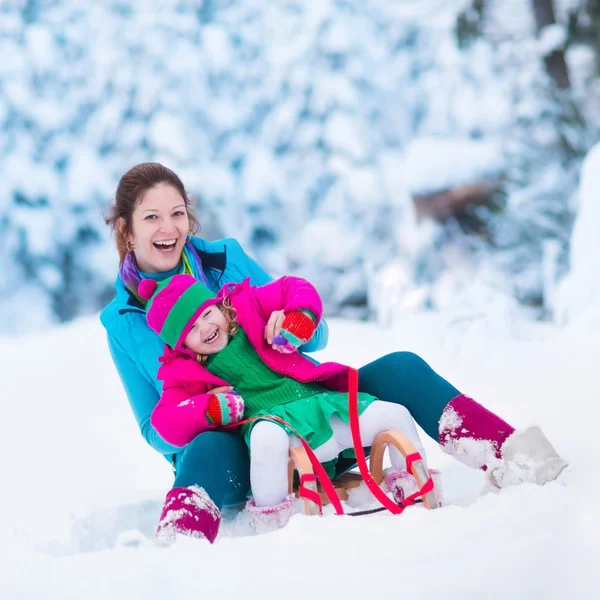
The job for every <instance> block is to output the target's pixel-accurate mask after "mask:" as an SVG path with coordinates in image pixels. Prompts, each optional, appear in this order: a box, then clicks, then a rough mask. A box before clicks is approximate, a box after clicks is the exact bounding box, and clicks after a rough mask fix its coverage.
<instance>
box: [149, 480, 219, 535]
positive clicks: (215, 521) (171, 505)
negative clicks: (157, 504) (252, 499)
mask: <svg viewBox="0 0 600 600" xmlns="http://www.w3.org/2000/svg"><path fill="white" fill-rule="evenodd" d="M220 523H221V512H220V511H219V509H218V508H217V507H216V505H215V503H214V502H213V501H212V500H211V499H210V496H209V495H208V494H207V493H206V492H205V491H204V488H201V487H199V486H197V485H191V486H189V487H175V488H173V489H171V490H170V491H169V493H168V494H167V497H166V500H165V504H164V506H163V509H162V513H161V515H160V521H159V523H158V529H157V530H156V540H157V542H158V543H159V544H164V545H168V544H171V543H173V542H174V541H175V539H176V537H177V534H180V535H187V536H189V537H195V538H206V539H207V540H208V541H209V542H210V543H211V544H212V543H213V542H214V541H215V538H216V537H217V533H218V531H219V525H220Z"/></svg>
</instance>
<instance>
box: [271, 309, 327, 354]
mask: <svg viewBox="0 0 600 600" xmlns="http://www.w3.org/2000/svg"><path fill="white" fill-rule="evenodd" d="M316 328H317V325H316V322H315V318H314V315H313V314H312V313H311V312H310V311H307V310H294V311H291V312H289V313H288V314H287V315H286V316H285V318H284V319H283V323H282V324H281V329H280V331H279V334H278V335H276V336H275V337H274V338H273V348H275V350H278V351H279V352H282V353H284V354H289V353H290V352H295V351H296V350H297V349H298V347H299V346H302V344H306V342H308V340H310V338H311V337H312V336H313V334H314V332H315V329H316Z"/></svg>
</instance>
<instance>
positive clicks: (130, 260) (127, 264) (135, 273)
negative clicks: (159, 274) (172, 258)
mask: <svg viewBox="0 0 600 600" xmlns="http://www.w3.org/2000/svg"><path fill="white" fill-rule="evenodd" d="M177 273H178V274H183V273H185V274H187V275H191V276H192V277H194V279H197V280H198V281H201V282H202V283H203V284H204V285H205V286H206V287H208V288H209V289H210V287H211V286H210V285H209V283H208V278H207V277H206V274H205V273H204V269H203V268H202V259H201V258H200V255H199V254H198V251H197V250H196V248H194V246H193V244H192V242H191V240H190V238H188V240H187V242H186V243H185V246H184V247H183V252H182V253H181V264H180V266H179V269H178V270H177ZM119 277H120V278H121V281H122V282H123V283H124V284H125V287H126V288H127V289H128V290H129V291H130V292H131V293H132V294H133V295H134V296H135V297H136V299H137V300H138V302H139V303H140V304H141V305H142V306H146V302H147V300H144V298H142V297H141V296H140V295H139V294H138V291H137V290H138V286H139V285H140V281H142V279H143V278H144V277H143V275H142V273H141V272H140V270H139V269H138V266H137V262H136V260H135V254H134V253H133V252H132V251H131V250H130V251H129V252H128V253H127V254H126V255H125V258H124V259H123V262H122V263H121V267H120V268H119Z"/></svg>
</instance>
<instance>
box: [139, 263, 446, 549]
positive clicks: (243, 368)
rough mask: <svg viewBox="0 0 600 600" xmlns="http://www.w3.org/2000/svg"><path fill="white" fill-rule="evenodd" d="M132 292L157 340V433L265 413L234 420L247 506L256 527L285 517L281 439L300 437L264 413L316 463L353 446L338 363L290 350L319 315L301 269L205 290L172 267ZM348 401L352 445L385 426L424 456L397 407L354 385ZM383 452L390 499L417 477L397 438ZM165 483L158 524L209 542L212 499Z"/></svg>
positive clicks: (181, 440)
mask: <svg viewBox="0 0 600 600" xmlns="http://www.w3.org/2000/svg"><path fill="white" fill-rule="evenodd" d="M139 293H140V295H141V296H142V297H144V298H145V299H147V300H148V305H147V320H148V325H149V326H150V328H151V329H153V330H154V331H155V332H156V333H158V335H159V336H160V337H161V339H162V340H163V341H164V342H165V343H166V349H165V353H164V355H163V356H162V358H161V359H160V360H161V362H162V363H163V364H162V366H161V368H160V369H159V372H158V377H159V379H161V380H162V381H163V382H164V385H163V393H162V396H161V399H160V401H159V403H158V404H157V406H156V408H155V409H154V411H153V413H152V424H153V426H154V427H155V428H156V430H157V432H158V433H159V434H160V435H161V437H163V438H164V439H165V440H166V441H167V442H169V443H172V444H174V445H177V446H184V445H185V444H187V443H189V442H190V441H191V440H192V439H193V438H194V437H195V436H196V435H198V434H199V433H201V432H202V431H206V430H208V429H211V428H215V427H221V426H223V425H227V424H229V423H235V422H237V421H239V420H241V419H242V418H248V417H265V420H256V421H253V422H252V423H250V424H248V425H244V426H243V429H242V432H243V434H244V436H245V439H246V441H247V443H248V445H249V449H250V485H251V490H252V499H251V500H249V501H248V503H247V509H248V511H249V513H250V514H251V515H252V519H253V523H254V526H255V528H256V529H257V530H266V529H268V528H271V527H278V526H283V525H285V524H286V523H287V521H288V520H289V518H290V516H291V515H292V514H293V512H294V501H295V498H294V496H292V495H288V461H289V449H290V446H293V445H299V444H300V441H299V439H298V438H297V437H296V436H295V435H293V434H292V433H291V431H288V430H287V428H286V427H284V426H283V425H280V424H279V423H276V422H274V421H270V420H267V419H268V417H269V416H276V417H280V418H282V419H284V420H285V421H286V422H288V423H289V424H290V425H292V426H293V427H294V429H295V430H296V431H297V432H298V433H299V434H300V435H301V436H302V437H303V438H304V439H305V440H306V441H307V442H308V444H309V445H310V447H311V448H312V449H313V450H314V452H315V454H316V456H317V458H318V459H319V461H321V462H327V461H331V460H333V459H335V458H336V457H337V456H338V455H339V454H340V452H341V451H342V450H344V449H347V448H352V447H353V443H352V435H351V432H350V425H349V422H348V421H349V416H348V395H347V393H346V392H347V389H348V387H347V385H348V384H347V380H348V368H347V367H345V366H344V365H340V364H338V363H331V362H330V363H323V364H320V365H316V364H314V363H313V362H312V361H310V360H309V359H307V358H305V357H303V356H302V355H300V354H298V353H297V352H296V349H297V348H298V347H299V346H300V345H302V344H304V343H306V342H307V341H308V340H309V339H310V338H311V336H312V335H313V333H314V331H315V328H316V326H317V325H318V322H319V320H320V318H321V313H322V304H321V299H320V297H319V295H318V293H317V291H316V290H315V288H314V287H313V286H312V285H311V284H310V283H308V282H307V281H305V280H303V279H299V278H296V277H282V278H280V279H278V280H276V281H273V282H271V283H269V284H267V285H264V286H261V287H253V286H251V285H250V284H249V281H248V280H246V281H244V282H242V283H240V284H232V285H229V286H226V287H224V288H222V289H221V290H220V291H219V292H218V294H217V295H216V296H215V294H213V293H212V292H211V291H210V290H209V289H208V288H207V287H206V286H205V285H204V284H203V283H201V282H199V281H196V280H195V279H194V278H193V277H192V276H190V275H175V276H174V277H171V278H169V279H166V280H165V281H163V282H161V283H159V284H157V283H156V282H155V281H153V280H145V281H142V283H141V284H140V287H139ZM276 311H283V315H284V318H283V322H282V326H281V330H280V332H279V335H278V336H277V337H276V338H274V339H273V343H272V344H269V343H268V342H267V340H266V339H265V326H266V325H267V323H268V321H269V318H270V317H271V315H272V314H273V313H274V312H276ZM215 388H216V389H215ZM358 404H359V414H360V417H359V423H360V429H361V442H362V445H363V446H369V445H371V443H372V442H373V439H374V438H375V436H376V435H377V434H378V433H380V432H382V431H385V430H389V429H394V430H398V431H401V432H403V433H404V434H405V435H406V436H407V437H408V438H409V439H410V441H411V442H412V443H413V444H414V446H415V448H416V449H417V450H418V451H419V452H420V453H421V455H422V456H423V457H424V458H425V452H424V449H423V445H422V443H421V440H420V439H419V436H418V433H417V430H416V427H415V424H414V421H413V419H412V417H411V415H410V413H409V412H408V410H407V409H406V408H404V407H403V406H400V405H398V404H392V403H388V402H382V401H380V400H377V399H376V398H374V397H372V396H370V395H368V394H364V393H359V395H358ZM390 459H391V463H392V468H393V471H392V473H391V474H389V475H388V476H387V478H386V484H387V486H388V491H391V492H392V494H393V497H394V499H395V500H396V501H397V502H399V501H401V500H402V499H403V498H404V497H406V496H407V495H409V494H411V493H413V492H414V491H415V490H416V482H415V480H414V478H413V477H412V475H410V474H408V473H407V472H406V470H405V461H404V457H403V456H402V454H401V453H400V452H399V451H398V450H397V449H396V448H390ZM434 474H435V481H436V482H437V483H438V484H439V477H438V474H437V472H434ZM173 492H174V493H173V498H172V500H173V501H172V502H169V499H167V503H166V505H165V509H164V510H163V515H162V518H161V524H160V525H159V532H160V530H168V531H166V533H168V534H172V532H173V530H174V531H176V532H177V531H179V532H185V531H186V529H189V526H190V524H191V525H194V524H197V525H198V528H197V533H198V534H200V535H204V537H207V538H208V539H210V541H212V540H213V539H214V537H215V536H216V529H217V528H218V523H217V524H216V527H215V523H214V522H215V520H216V519H215V518H213V516H214V514H215V510H216V507H214V505H213V504H212V502H211V501H210V498H208V496H207V495H206V493H205V492H204V490H201V489H200V488H198V487H192V488H189V489H180V490H177V488H175V490H174V491H173ZM186 505H187V507H188V508H189V507H190V506H193V507H194V511H195V508H196V507H202V508H203V509H205V508H206V506H209V507H210V508H211V510H209V511H208V513H210V515H209V517H210V518H208V520H206V519H204V518H203V517H202V516H201V517H199V518H195V519H192V518H190V515H189V514H187V512H186ZM211 505H212V506H211ZM213 508H214V510H212V509H213ZM182 509H184V510H183V513H182V512H181V511H182ZM178 511H179V512H178ZM188 512H189V511H188ZM204 512H207V511H206V510H205V511H204ZM216 512H217V513H218V511H216ZM182 514H183V515H184V517H185V518H184V519H182V518H181V515H182ZM196 517H197V515H196ZM205 521H206V522H205Z"/></svg>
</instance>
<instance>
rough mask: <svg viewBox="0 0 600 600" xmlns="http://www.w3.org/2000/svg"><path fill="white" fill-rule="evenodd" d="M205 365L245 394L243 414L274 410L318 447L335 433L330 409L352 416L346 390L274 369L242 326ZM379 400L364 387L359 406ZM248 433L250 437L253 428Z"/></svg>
mask: <svg viewBox="0 0 600 600" xmlns="http://www.w3.org/2000/svg"><path fill="white" fill-rule="evenodd" d="M206 368H207V369H208V370H209V371H210V372H211V373H213V374H214V375H217V376H218V377H221V378H222V379H224V380H225V381H227V382H228V383H229V384H230V385H232V386H233V388H234V390H235V391H236V392H237V393H238V394H240V395H241V396H242V398H243V399H244V405H245V410H244V417H245V418H248V417H254V416H260V415H275V416H278V417H281V418H282V419H285V420H286V421H287V422H288V423H290V424H291V425H293V426H294V427H295V428H296V430H297V431H298V433H299V434H300V435H301V436H302V437H304V439H306V441H307V442H308V443H309V445H310V447H311V448H313V449H315V448H318V447H319V446H321V445H322V444H324V443H325V442H326V441H327V440H329V438H331V436H332V434H333V431H332V430H331V426H330V424H329V419H330V417H331V416H332V415H337V416H339V417H340V418H341V419H342V420H343V421H345V422H348V420H349V417H348V394H346V393H345V392H335V391H331V390H327V389H326V388H324V387H323V386H321V385H319V384H318V383H301V382H299V381H296V380H294V379H291V378H290V377H286V376H284V375H280V374H279V373H276V372H275V371H272V370H271V369H270V368H269V367H268V366H267V365H266V364H265V363H264V362H263V360H262V359H261V358H260V356H259V355H258V353H257V352H256V350H254V348H253V347H252V345H251V344H250V341H249V340H248V338H247V336H246V334H245V333H244V331H243V330H242V328H241V327H240V328H239V330H238V332H237V333H236V334H235V335H234V336H232V338H231V340H230V341H229V344H228V345H227V346H226V347H225V348H224V349H223V350H221V351H220V352H218V353H217V354H213V355H211V356H210V357H209V359H208V361H207V364H206ZM374 400H375V398H374V397H373V396H370V395H369V394H365V393H362V392H360V393H359V395H358V409H359V413H362V412H363V411H364V410H365V408H366V407H367V406H368V405H369V404H370V403H371V402H373V401H374ZM251 426H252V424H250V427H248V426H246V427H245V430H244V435H245V437H246V442H249V432H250V429H251ZM290 433H291V432H290Z"/></svg>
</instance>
